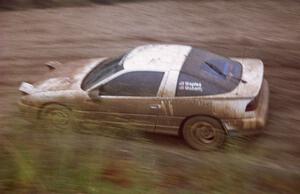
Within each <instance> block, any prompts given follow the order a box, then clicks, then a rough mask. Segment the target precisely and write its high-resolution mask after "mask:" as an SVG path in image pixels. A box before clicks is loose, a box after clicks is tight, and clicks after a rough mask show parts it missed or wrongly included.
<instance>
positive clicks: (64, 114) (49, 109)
mask: <svg viewBox="0 0 300 194" xmlns="http://www.w3.org/2000/svg"><path fill="white" fill-rule="evenodd" d="M39 119H40V122H41V124H42V126H43V127H46V128H48V129H49V130H55V131H65V130H67V129H70V127H71V110H70V109H69V108H67V107H66V106H63V105H58V104H50V105H46V106H45V107H44V108H43V109H42V110H41V112H40V114H39Z"/></svg>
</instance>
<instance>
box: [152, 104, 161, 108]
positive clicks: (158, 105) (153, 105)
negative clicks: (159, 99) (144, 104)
mask: <svg viewBox="0 0 300 194" xmlns="http://www.w3.org/2000/svg"><path fill="white" fill-rule="evenodd" d="M160 108H161V105H160V104H151V105H150V109H160Z"/></svg>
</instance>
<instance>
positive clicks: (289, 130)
mask: <svg viewBox="0 0 300 194" xmlns="http://www.w3.org/2000/svg"><path fill="white" fill-rule="evenodd" d="M299 21H300V3H299V2H297V1H289V0H287V1H250V0H249V1H246V0H245V1H222V0H217V1H184V2H182V1H161V2H160V1H155V2H143V3H128V4H122V3H120V4H116V5H114V6H95V7H84V8H59V9H45V10H27V11H16V12H1V13H0V60H1V61H0V68H1V70H0V73H1V77H0V87H1V90H0V95H1V96H0V98H1V100H0V103H1V104H0V106H1V112H0V114H1V115H0V116H1V118H2V120H4V119H5V118H8V117H10V116H9V113H10V112H13V111H15V110H16V106H15V102H16V101H17V98H18V91H17V87H18V85H19V84H20V82H21V81H23V80H26V81H30V80H34V79H36V77H37V76H38V75H39V74H41V73H42V72H44V71H45V70H46V69H45V68H44V66H43V63H44V62H46V61H49V60H60V61H67V60H75V59H81V58H91V57H99V56H113V55H116V54H119V53H121V52H123V51H126V50H128V49H129V48H133V47H135V46H137V45H141V44H148V43H178V44H188V45H193V46H197V47H202V48H206V49H209V50H211V51H215V52H217V53H219V54H222V55H225V56H235V57H255V58H261V59H262V60H263V61H264V63H265V77H266V79H268V81H269V85H270V90H271V94H270V112H269V120H268V125H267V127H266V130H265V132H264V134H263V135H262V136H261V137H259V138H257V139H255V140H253V141H252V140H251V141H250V142H247V143H246V144H245V143H243V148H242V150H243V151H244V152H245V155H244V157H246V158H249V161H247V162H249V163H251V164H249V166H253V165H252V164H254V163H255V164H259V165H265V166H268V167H270V168H271V169H273V170H274V169H277V170H278V169H281V170H286V172H288V173H287V174H289V173H290V172H293V173H298V175H299V171H300V166H299V164H300V149H299V148H300V127H299V126H300V62H299V61H300V22H299ZM1 128H2V129H1V130H2V131H6V132H7V131H10V130H11V129H10V128H9V127H6V124H4V123H3V124H2V126H1ZM149 138H150V140H151V141H152V142H153V146H150V148H149V149H156V148H157V146H158V148H157V150H160V151H161V152H166V153H168V154H170V155H172V157H173V158H176V157H177V158H181V157H188V158H190V159H191V158H192V159H193V160H195V161H197V160H201V158H203V157H206V158H208V161H215V159H217V158H227V159H228V158H230V159H233V160H235V157H236V156H235V154H236V152H235V151H230V150H229V151H226V152H225V153H223V152H222V153H214V154H212V153H202V154H199V153H197V152H194V151H191V150H189V148H187V147H186V146H185V145H184V144H183V143H182V141H181V140H180V139H178V138H173V137H165V136H155V137H152V135H149ZM165 139H167V140H169V141H166V140H165ZM165 142H167V143H165ZM257 152H259V153H260V155H259V156H257ZM274 171H275V170H274ZM297 177H298V178H299V176H297ZM290 189H291V190H288V191H291V192H295V191H296V190H297V188H296V184H292V186H290ZM298 189H299V187H298ZM279 193H280V192H279Z"/></svg>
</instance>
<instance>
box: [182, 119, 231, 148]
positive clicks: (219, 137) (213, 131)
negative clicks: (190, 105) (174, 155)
mask: <svg viewBox="0 0 300 194" xmlns="http://www.w3.org/2000/svg"><path fill="white" fill-rule="evenodd" d="M182 134H183V137H184V139H185V141H186V142H187V143H188V144H189V145H190V146H191V147H192V148H194V149H196V150H213V149H216V148H219V147H221V146H222V145H223V144H224V141H225V138H226V137H225V131H224V129H223V127H222V125H221V124H220V122H219V121H217V120H216V119H213V118H210V117H193V118H190V119H189V120H187V121H186V123H185V124H184V126H183V130H182Z"/></svg>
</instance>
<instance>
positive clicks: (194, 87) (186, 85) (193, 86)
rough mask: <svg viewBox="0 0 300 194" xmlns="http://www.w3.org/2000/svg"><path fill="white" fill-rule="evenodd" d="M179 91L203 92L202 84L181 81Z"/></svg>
mask: <svg viewBox="0 0 300 194" xmlns="http://www.w3.org/2000/svg"><path fill="white" fill-rule="evenodd" d="M178 85H179V87H178V89H179V90H186V91H200V92H203V88H202V84H201V82H189V81H181V82H179V84H178Z"/></svg>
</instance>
